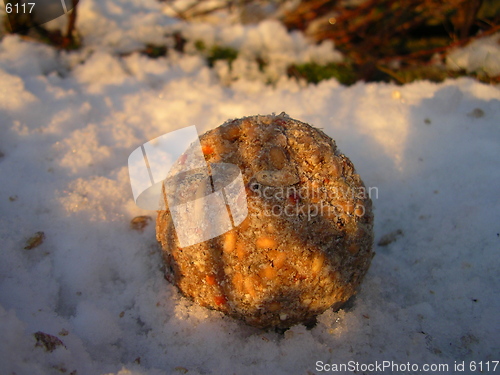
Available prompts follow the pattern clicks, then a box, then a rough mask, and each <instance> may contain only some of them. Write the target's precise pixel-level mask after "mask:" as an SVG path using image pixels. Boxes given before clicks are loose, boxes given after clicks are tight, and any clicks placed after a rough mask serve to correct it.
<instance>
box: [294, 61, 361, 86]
mask: <svg viewBox="0 0 500 375" xmlns="http://www.w3.org/2000/svg"><path fill="white" fill-rule="evenodd" d="M288 75H289V76H290V77H296V78H303V79H305V80H306V81H307V82H309V83H318V82H321V81H323V80H325V79H330V78H335V79H336V80H337V81H339V82H340V83H342V84H343V85H347V86H349V85H352V84H354V83H356V81H357V74H356V72H355V70H354V69H353V67H352V65H349V64H337V63H329V64H326V65H319V64H317V63H315V62H311V63H305V64H294V65H291V66H290V67H289V68H288Z"/></svg>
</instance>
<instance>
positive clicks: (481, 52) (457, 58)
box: [446, 33, 500, 77]
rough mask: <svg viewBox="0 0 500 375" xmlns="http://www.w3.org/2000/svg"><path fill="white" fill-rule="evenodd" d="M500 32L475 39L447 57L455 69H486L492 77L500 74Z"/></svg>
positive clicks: (451, 66)
mask: <svg viewBox="0 0 500 375" xmlns="http://www.w3.org/2000/svg"><path fill="white" fill-rule="evenodd" d="M499 46H500V33H496V34H493V35H491V36H488V37H484V38H481V39H478V40H475V41H473V42H472V43H470V44H469V45H467V46H465V47H464V48H459V49H455V50H454V51H452V52H451V53H450V54H449V55H448V57H447V58H446V65H447V66H448V67H449V68H450V69H453V70H461V69H464V70H465V71H467V72H481V71H484V72H485V73H487V74H488V75H489V76H491V77H495V76H498V75H500V47H499Z"/></svg>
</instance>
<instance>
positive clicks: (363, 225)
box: [156, 113, 374, 328]
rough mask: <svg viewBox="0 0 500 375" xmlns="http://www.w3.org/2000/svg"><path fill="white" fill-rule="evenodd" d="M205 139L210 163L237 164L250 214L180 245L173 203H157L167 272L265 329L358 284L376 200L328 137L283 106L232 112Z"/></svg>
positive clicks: (304, 317)
mask: <svg viewBox="0 0 500 375" xmlns="http://www.w3.org/2000/svg"><path fill="white" fill-rule="evenodd" d="M200 142H201V146H202V150H203V154H204V157H205V160H206V161H207V162H208V165H210V163H231V164H235V165H236V166H238V167H239V169H240V171H241V174H242V177H243V182H244V184H245V192H246V203H247V207H248V215H247V217H246V219H245V220H244V221H243V222H242V223H241V224H239V225H238V226H236V227H234V228H233V229H232V230H230V231H228V232H226V233H224V234H223V235H220V236H218V237H215V238H212V239H210V240H207V241H204V242H201V243H198V244H195V245H192V246H187V247H183V248H181V247H180V246H179V241H178V238H177V235H176V232H175V228H174V225H173V220H172V215H171V212H170V211H169V209H168V207H167V208H166V209H165V210H163V211H159V213H158V220H157V226H156V232H157V239H158V241H159V242H160V244H161V246H162V249H163V255H164V260H165V263H166V267H165V269H166V278H167V279H168V280H170V281H172V282H173V283H174V284H175V285H177V287H178V288H179V289H180V291H181V292H182V293H183V294H184V295H186V296H188V297H190V298H192V299H193V300H194V301H195V302H197V303H199V304H200V305H202V306H206V307H208V308H211V309H216V310H219V311H222V312H224V313H226V314H228V315H230V316H232V317H234V318H237V319H241V320H243V321H245V322H246V323H248V324H250V325H252V326H256V327H261V328H268V327H278V328H287V327H290V326H291V325H293V324H296V323H307V322H310V321H311V320H313V319H314V317H315V316H316V315H318V314H321V313H322V312H324V311H325V310H326V309H328V308H330V307H333V308H334V309H338V308H339V307H341V306H342V304H343V303H345V302H346V301H347V300H348V299H349V298H350V297H351V296H352V295H353V294H355V293H356V289H357V288H358V286H359V284H360V283H361V280H362V279H363V277H364V275H365V274H366V272H367V270H368V268H369V266H370V262H371V259H372V257H373V254H374V253H373V252H372V245H373V214H372V202H371V200H370V198H369V196H368V192H367V190H366V189H365V186H364V184H363V181H362V180H361V178H360V177H359V175H358V174H357V173H356V171H355V169H354V166H353V165H352V163H351V162H350V161H349V159H348V158H347V157H346V156H344V155H343V154H342V153H341V152H340V151H339V150H338V149H337V147H336V145H335V142H334V141H333V140H332V139H331V138H330V137H328V136H327V135H326V134H325V133H323V132H322V131H321V130H319V129H316V128H314V127H312V126H310V125H308V124H305V123H303V122H300V121H297V120H294V119H291V118H290V117H288V116H287V115H286V114H285V113H282V114H280V115H274V114H273V115H267V116H251V117H245V118H242V119H236V120H232V121H228V122H226V123H224V124H223V125H221V126H219V127H218V128H216V129H213V130H210V131H208V132H207V133H205V134H204V135H203V136H201V137H200Z"/></svg>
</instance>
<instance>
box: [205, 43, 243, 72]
mask: <svg viewBox="0 0 500 375" xmlns="http://www.w3.org/2000/svg"><path fill="white" fill-rule="evenodd" d="M237 57H238V51H237V50H235V49H234V48H231V47H222V46H213V47H212V48H210V50H209V51H208V55H207V61H208V65H209V66H210V67H213V66H214V64H215V62H216V61H217V60H227V61H228V62H229V65H231V63H232V62H233V61H234V60H236V58H237Z"/></svg>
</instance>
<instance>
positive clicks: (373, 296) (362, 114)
mask: <svg viewBox="0 0 500 375" xmlns="http://www.w3.org/2000/svg"><path fill="white" fill-rule="evenodd" d="M161 7H162V5H161V3H158V2H156V1H153V0H144V1H132V0H129V1H126V0H121V1H120V0H110V1H107V2H97V1H94V0H88V1H85V0H82V1H81V8H80V10H81V12H80V15H79V17H80V18H79V21H78V22H79V24H78V28H79V29H80V30H81V33H82V37H83V40H84V41H85V46H84V47H83V48H82V49H81V50H79V51H75V52H56V51H55V50H54V49H52V48H51V47H48V46H43V45H40V44H37V43H34V42H30V41H27V40H24V39H21V38H19V37H18V36H5V37H4V38H3V39H1V40H0V81H1V82H2V84H1V87H0V124H1V126H0V152H1V154H0V155H3V156H0V174H1V177H0V178H1V180H0V181H1V183H0V212H1V213H2V215H1V216H0V239H1V242H0V243H1V245H0V249H1V251H0V332H1V337H2V338H1V339H0V373H1V374H13V373H16V374H17V375H21V374H54V373H63V372H66V373H72V372H73V371H75V370H76V372H74V373H75V374H76V373H77V374H78V375H81V374H120V375H125V374H147V375H156V374H165V373H168V374H177V373H178V374H181V373H185V372H186V371H187V373H188V374H233V373H236V374H258V373H273V374H307V373H308V371H309V373H319V372H320V369H318V368H317V364H316V362H317V361H322V362H323V363H324V364H338V365H340V364H347V363H348V362H349V361H356V362H359V364H374V363H375V362H376V361H378V362H382V361H393V362H394V363H395V364H406V363H408V362H409V363H410V364H418V365H419V366H423V365H424V364H448V365H449V366H450V371H449V372H452V370H453V365H454V362H455V361H457V362H461V361H466V362H465V363H466V366H468V364H469V362H470V361H476V362H479V361H483V362H484V361H490V362H491V361H498V359H499V358H498V349H499V347H500V339H499V337H498V332H499V330H500V318H499V315H498V311H499V309H500V301H499V299H498V290H499V286H500V285H499V284H500V281H499V278H498V269H499V266H500V265H499V256H498V251H499V248H500V235H499V233H500V226H499V223H498V212H499V210H500V201H499V200H498V186H499V183H500V172H499V169H498V160H500V148H499V147H498V144H499V141H500V129H499V127H498V119H499V118H500V90H499V88H498V87H497V86H491V85H490V86H488V85H485V84H482V83H479V82H477V81H474V80H471V79H458V80H448V81H446V82H444V83H441V84H435V83H430V82H416V83H412V84H409V85H405V86H396V85H393V84H382V83H380V84H365V83H357V84H356V85H354V86H351V87H344V86H341V85H340V84H339V83H338V82H336V81H334V80H329V81H323V82H321V83H320V84H318V85H317V86H315V85H305V84H303V83H297V82H296V81H294V80H292V79H288V78H287V77H286V76H285V75H284V74H283V71H282V66H283V65H282V61H291V60H290V59H296V60H297V61H300V60H301V59H307V58H311V57H307V56H311V53H312V52H311V51H314V53H316V54H318V55H319V56H321V58H324V59H326V60H328V61H331V60H332V59H336V58H338V57H336V56H337V52H328V53H326V52H324V51H326V49H325V47H321V46H320V47H315V46H311V45H307V46H306V45H305V44H304V43H306V42H305V40H302V39H301V38H300V37H297V36H294V35H289V34H284V33H283V32H282V31H280V29H279V26H278V25H277V24H276V23H273V22H270V23H264V24H260V25H254V26H250V25H248V26H244V27H241V29H240V31H239V34H237V33H236V31H235V33H234V35H232V36H231V34H232V33H231V32H225V31H224V26H219V29H218V28H217V27H216V26H210V27H208V29H209V30H212V32H213V35H214V37H213V38H214V39H213V40H214V43H215V41H217V42H221V43H227V45H232V44H231V43H233V42H234V43H236V45H234V46H237V47H241V48H243V49H244V50H245V51H246V53H248V56H253V55H252V54H254V53H257V52H259V51H260V50H262V51H266V53H267V54H268V56H270V57H269V59H270V61H271V69H274V71H273V72H274V73H273V74H275V78H276V82H275V84H274V85H266V84H265V81H266V78H265V77H262V76H255V75H252V74H253V73H252V71H251V70H250V71H249V70H245V69H243V68H241V70H239V71H238V74H239V75H240V78H239V79H238V80H237V81H234V82H231V84H228V82H229V81H226V82H225V83H224V82H223V83H221V79H223V78H224V76H223V75H221V70H222V66H216V67H215V68H214V69H213V70H211V69H209V68H208V67H207V66H206V63H205V62H204V60H203V58H202V57H200V56H199V55H196V54H195V53H194V52H193V53H188V54H185V55H180V54H177V53H171V54H169V55H168V57H162V58H158V59H149V58H147V57H145V56H143V55H140V54H138V53H131V52H132V51H133V50H134V49H135V48H136V47H137V46H144V44H145V43H153V42H155V41H157V38H162V35H163V32H164V31H165V30H170V29H169V28H171V27H174V28H182V29H188V28H189V26H187V25H185V24H179V23H178V22H176V21H173V20H172V19H170V18H168V17H167V16H166V15H164V14H163V13H162V9H161ZM57 22H59V23H61V21H60V20H58V21H57ZM198 27H199V26H193V31H192V32H193V35H195V36H196V35H202V34H203V33H200V31H199V30H197V28H198ZM228 27H229V26H228ZM231 27H234V28H235V29H234V30H237V28H238V27H239V26H231ZM208 34H209V33H208V32H207V35H208ZM272 36H274V37H275V39H273V38H272ZM230 37H233V38H234V39H230ZM193 38H195V37H193ZM266 38H267V39H266ZM231 40H233V41H231ZM280 40H281V42H282V45H285V46H287V47H286V48H288V49H286V48H283V49H280V48H279V46H280V45H281V44H280V43H279V41H280ZM189 43H194V40H190V41H189ZM485 43H486V44H487V45H488V48H493V47H492V45H490V44H489V42H485ZM485 48H486V47H485ZM288 50H291V51H294V52H291V53H290V55H287V54H286V51H288ZM307 51H309V52H307ZM321 51H323V52H321ZM492 51H493V52H495V53H496V54H498V46H496V49H494V48H493V49H492ZM125 52H127V53H125ZM463 53H465V52H463ZM243 55H244V54H243ZM244 56H245V55H244ZM304 56H305V57H304ZM245 61H246V64H250V62H249V61H251V59H250V58H245V57H241V60H240V62H241V65H242V66H243V65H245ZM464 64H465V65H463V67H466V68H467V67H469V68H470V69H471V70H474V69H476V68H475V65H473V63H472V62H470V60H467V61H466V60H464ZM467 64H472V65H467ZM228 74H229V73H228ZM231 74H233V73H231ZM282 111H285V112H287V113H288V114H289V115H290V116H292V117H294V118H297V119H300V120H302V121H305V122H309V123H311V124H314V125H315V126H317V127H320V128H322V129H323V130H324V131H325V132H326V133H327V134H329V135H330V136H331V137H333V138H334V139H335V140H336V142H337V145H338V146H339V147H340V149H341V150H342V151H343V152H344V153H345V154H346V155H347V156H348V157H349V158H351V160H352V161H353V163H354V165H355V166H356V168H357V171H358V172H359V173H360V175H361V176H362V178H363V180H364V182H365V184H366V185H367V186H369V187H373V188H375V189H374V190H373V191H372V198H373V200H374V206H375V218H376V224H375V234H376V241H375V242H376V243H377V242H378V241H379V240H380V239H381V238H382V237H383V236H385V235H387V234H390V233H393V232H395V231H397V230H401V231H402V232H403V234H402V235H400V236H396V237H395V240H394V242H392V243H390V244H388V245H387V246H376V245H375V251H376V253H377V255H376V256H375V258H374V259H373V263H372V266H371V269H370V271H369V273H368V275H367V276H366V278H365V280H364V282H363V284H362V288H361V290H360V292H359V294H358V295H357V297H356V299H355V300H354V302H353V303H352V305H351V306H350V307H347V308H345V309H343V310H340V311H339V312H333V311H327V312H325V313H324V314H322V315H321V316H319V318H318V324H317V325H316V326H315V327H314V328H313V329H311V330H308V329H306V328H305V327H304V326H301V325H298V326H295V327H292V328H291V329H290V330H288V331H286V332H285V333H284V334H279V333H275V332H266V331H262V330H258V329H255V328H251V327H248V326H245V325H243V324H242V323H240V322H237V321H234V320H232V319H229V318H227V317H224V316H222V315H221V314H220V313H218V312H214V311H210V310H207V309H204V308H202V307H199V306H197V305H194V304H193V303H191V302H190V301H189V300H187V299H185V298H184V297H182V296H181V295H180V294H179V293H178V292H177V290H176V289H175V287H174V286H172V285H171V284H169V283H168V282H167V281H166V280H165V279H164V278H163V274H162V270H161V265H162V261H161V255H160V253H159V249H158V247H157V244H156V240H155V225H154V220H155V213H154V212H151V211H144V210H141V209H139V208H138V207H137V206H136V205H135V204H134V202H133V197H132V191H131V188H130V183H129V175H128V171H127V159H128V155H129V154H130V152H132V151H133V150H134V149H135V148H137V147H138V146H140V145H141V144H143V143H144V142H147V141H149V140H151V139H153V138H155V137H157V136H160V135H162V134H165V133H167V132H169V131H172V130H175V129H179V128H182V127H186V126H189V125H193V124H194V125H197V127H198V129H199V130H200V131H205V130H208V129H210V128H213V127H215V126H218V125H219V124H221V123H223V122H224V121H225V120H227V119H229V118H235V117H241V116H246V115H252V114H257V113H261V114H267V113H272V112H276V113H280V112H282ZM138 215H150V216H152V217H153V222H152V223H150V224H149V225H148V226H147V227H146V228H145V230H144V231H143V232H138V231H134V230H131V229H130V227H129V223H130V220H131V219H132V218H133V217H135V216H138ZM38 231H43V232H44V233H45V240H44V242H43V243H42V244H41V245H40V246H38V247H36V248H34V249H32V250H25V249H24V247H25V246H26V240H27V239H28V238H30V237H31V236H33V235H34V234H35V233H36V232H38ZM39 331H41V332H44V333H46V334H50V335H53V336H57V337H58V338H59V339H60V340H61V341H62V342H63V343H64V347H63V346H60V347H58V348H56V349H55V350H54V351H53V352H47V351H45V350H44V349H43V348H42V347H39V346H38V347H35V343H36V340H35V338H34V336H33V334H34V333H35V332H39ZM63 370H65V371H63ZM497 371H498V369H497ZM365 372H367V373H385V374H390V373H402V372H404V373H416V372H417V371H409V370H403V371H398V370H397V369H390V368H389V369H385V371H379V370H376V369H375V370H371V371H365ZM344 373H351V372H350V371H347V372H344ZM358 373H362V371H358Z"/></svg>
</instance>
